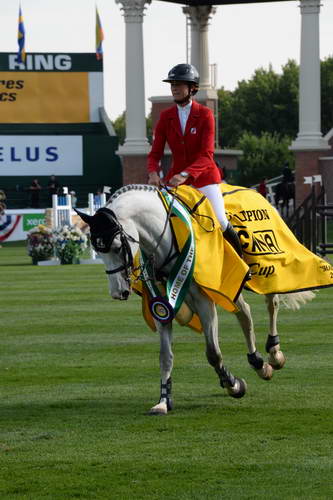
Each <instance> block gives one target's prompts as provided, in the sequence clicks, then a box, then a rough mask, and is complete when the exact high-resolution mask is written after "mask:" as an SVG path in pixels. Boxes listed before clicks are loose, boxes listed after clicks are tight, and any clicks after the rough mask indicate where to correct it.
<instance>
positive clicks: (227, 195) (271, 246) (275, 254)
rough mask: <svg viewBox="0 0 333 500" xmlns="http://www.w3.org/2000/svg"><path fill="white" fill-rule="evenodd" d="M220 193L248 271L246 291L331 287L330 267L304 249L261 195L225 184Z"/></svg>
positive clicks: (332, 278)
mask: <svg viewBox="0 0 333 500" xmlns="http://www.w3.org/2000/svg"><path fill="white" fill-rule="evenodd" d="M221 190H222V193H223V197H224V203H225V208H226V212H227V216H228V219H229V220H230V222H231V223H232V225H233V226H234V228H235V230H236V231H237V232H238V236H239V237H240V240H241V242H242V247H243V252H244V259H245V261H246V262H247V264H248V265H249V267H250V269H251V276H252V277H251V280H250V281H248V282H247V283H246V288H248V289H250V290H252V291H254V292H256V293H259V294H267V293H288V292H297V291H298V292H299V291H303V290H311V289H318V288H321V287H327V286H333V266H332V265H330V264H329V263H328V262H326V261H325V260H323V259H322V258H321V257H318V256H317V255H315V254H314V253H312V252H310V250H308V249H307V248H305V247H304V246H303V245H302V244H301V243H300V242H299V241H298V240H297V239H296V237H295V236H294V235H293V233H292V232H291V231H290V229H289V228H288V226H287V225H286V224H285V222H284V221H283V219H282V218H281V217H280V215H279V213H278V212H277V210H276V209H275V208H274V207H273V206H272V205H271V204H270V203H269V202H268V201H267V200H266V199H265V198H264V197H263V196H261V194H259V193H257V191H255V190H253V189H249V188H244V187H240V186H231V185H229V184H224V183H222V184H221Z"/></svg>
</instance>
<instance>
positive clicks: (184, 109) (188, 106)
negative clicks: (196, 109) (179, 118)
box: [177, 101, 192, 113]
mask: <svg viewBox="0 0 333 500" xmlns="http://www.w3.org/2000/svg"><path fill="white" fill-rule="evenodd" d="M191 106H192V101H190V102H189V103H188V104H186V106H180V105H179V104H177V108H178V111H180V112H181V113H185V112H186V113H189V112H190V111H191Z"/></svg>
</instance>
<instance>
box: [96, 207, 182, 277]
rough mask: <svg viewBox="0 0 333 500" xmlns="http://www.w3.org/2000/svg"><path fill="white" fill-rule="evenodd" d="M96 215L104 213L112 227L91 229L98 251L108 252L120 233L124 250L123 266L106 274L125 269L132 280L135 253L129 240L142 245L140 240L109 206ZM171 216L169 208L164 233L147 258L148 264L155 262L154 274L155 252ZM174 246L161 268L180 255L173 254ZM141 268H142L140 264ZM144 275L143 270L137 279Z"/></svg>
mask: <svg viewBox="0 0 333 500" xmlns="http://www.w3.org/2000/svg"><path fill="white" fill-rule="evenodd" d="M95 215H104V217H106V218H107V219H108V221H109V223H110V227H109V229H108V230H107V231H95V232H94V231H93V230H92V231H91V243H92V246H93V247H94V249H95V250H96V251H97V252H101V253H108V252H109V251H110V249H111V245H112V243H113V241H114V239H115V238H116V236H118V235H119V236H120V242H121V247H120V249H121V251H122V258H123V262H124V263H123V264H122V265H121V266H118V267H116V268H115V269H111V270H106V271H105V273H106V274H115V273H119V272H120V271H125V272H126V280H127V281H128V282H130V281H131V278H130V274H131V272H130V271H131V270H132V268H133V264H134V259H133V254H132V250H131V247H130V244H129V241H132V242H133V243H137V244H138V245H140V242H139V241H137V240H136V239H135V238H133V237H132V236H131V235H130V234H128V233H126V231H125V230H124V228H123V227H122V225H121V224H120V222H119V221H118V219H117V216H116V215H115V213H114V212H113V211H112V210H110V209H109V208H107V207H102V208H100V209H99V210H97V212H96V214H95ZM170 216H171V210H168V214H167V218H166V221H165V225H164V228H163V231H162V233H161V235H160V237H159V239H158V241H157V243H156V245H155V248H154V250H153V251H152V253H151V255H150V256H149V257H148V259H147V264H148V263H152V264H153V265H152V268H153V274H154V275H155V272H154V263H153V260H154V253H155V251H156V250H157V248H158V246H159V245H160V243H161V240H162V238H163V236H164V233H165V231H166V228H167V225H168V223H169V220H170ZM172 248H173V244H171V247H170V250H169V252H168V254H167V257H166V259H165V260H164V263H163V265H162V266H161V267H160V269H162V268H163V267H164V266H165V265H167V264H168V263H169V262H171V261H172V260H173V259H174V258H175V257H176V256H177V255H178V252H176V253H175V254H172ZM139 269H140V266H139ZM142 275H143V273H142V270H141V273H140V275H139V276H138V277H137V279H142ZM154 278H155V276H153V279H154Z"/></svg>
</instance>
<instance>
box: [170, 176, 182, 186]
mask: <svg viewBox="0 0 333 500" xmlns="http://www.w3.org/2000/svg"><path fill="white" fill-rule="evenodd" d="M185 181H186V177H183V176H182V175H180V174H176V175H174V176H173V177H171V179H170V180H169V181H168V186H173V187H177V186H180V184H183V183H184V182H185Z"/></svg>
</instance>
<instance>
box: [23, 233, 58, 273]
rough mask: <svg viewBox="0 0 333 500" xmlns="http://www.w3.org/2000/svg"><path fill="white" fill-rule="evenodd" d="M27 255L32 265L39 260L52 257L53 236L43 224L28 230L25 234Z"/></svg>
mask: <svg viewBox="0 0 333 500" xmlns="http://www.w3.org/2000/svg"><path fill="white" fill-rule="evenodd" d="M27 243H28V255H30V257H31V258H32V263H33V264H37V262H38V261H39V260H48V259H50V258H51V257H52V256H53V253H54V246H53V236H52V231H51V229H49V228H48V227H46V226H44V225H43V224H39V225H38V226H36V227H34V228H33V229H30V231H29V232H28V233H27Z"/></svg>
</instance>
